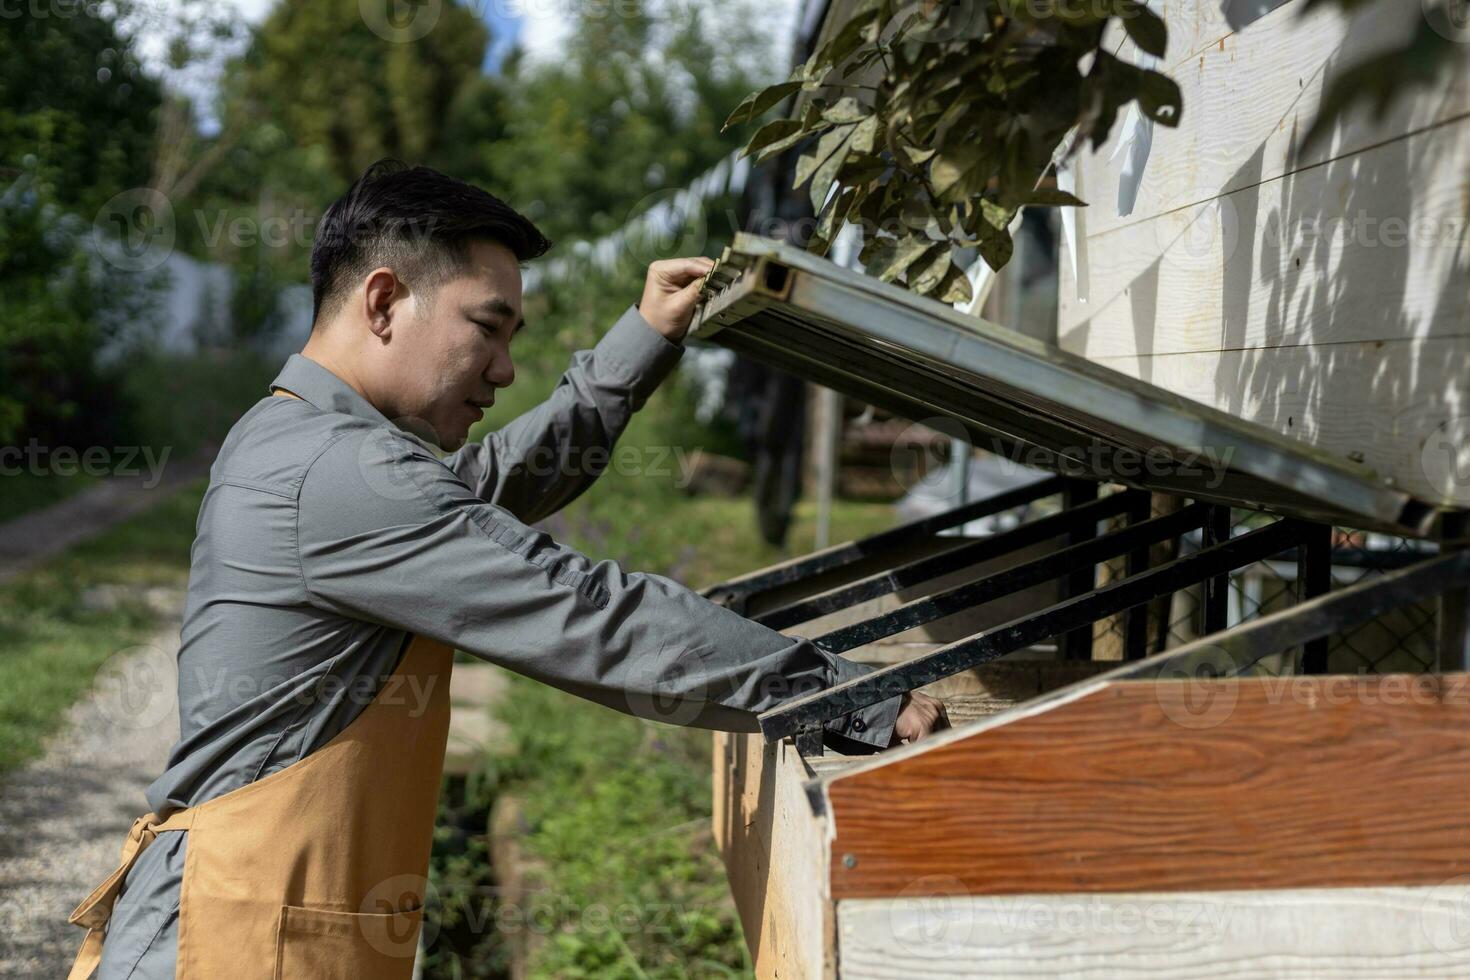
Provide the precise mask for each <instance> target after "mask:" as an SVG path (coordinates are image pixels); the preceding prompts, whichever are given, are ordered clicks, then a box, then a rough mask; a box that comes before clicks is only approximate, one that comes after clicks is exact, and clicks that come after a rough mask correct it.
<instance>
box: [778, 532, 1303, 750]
mask: <svg viewBox="0 0 1470 980" xmlns="http://www.w3.org/2000/svg"><path fill="white" fill-rule="evenodd" d="M1308 527H1309V525H1307V524H1305V523H1304V522H1302V521H1297V520H1292V519H1290V518H1288V519H1284V520H1279V521H1276V522H1275V523H1273V524H1270V525H1268V526H1266V527H1263V528H1259V529H1257V530H1254V531H1251V532H1249V533H1247V534H1242V535H1240V536H1238V537H1234V538H1231V539H1230V540H1228V541H1223V542H1221V543H1219V544H1216V545H1213V546H1210V547H1206V548H1201V549H1200V550H1199V551H1197V552H1194V553H1193V554H1190V555H1184V556H1181V557H1179V558H1176V559H1174V560H1173V561H1171V562H1167V563H1165V564H1163V565H1158V566H1156V567H1154V568H1150V569H1148V570H1147V571H1144V572H1141V573H1140V574H1138V575H1135V576H1132V577H1130V578H1125V579H1122V580H1120V581H1117V582H1113V583H1110V584H1109V585H1106V586H1104V587H1102V588H1100V589H1095V590H1093V591H1091V592H1088V593H1086V594H1084V595H1079V596H1074V597H1072V598H1069V599H1066V600H1064V601H1062V602H1059V603H1057V604H1056V605H1053V606H1049V607H1048V608H1046V609H1043V610H1041V611H1040V612H1037V613H1034V614H1032V615H1029V616H1023V617H1021V618H1019V619H1015V620H1012V621H1011V622H1008V623H1004V624H1002V625H1000V626H996V627H993V628H991V629H988V630H985V631H983V632H981V633H978V634H976V635H975V636H972V637H968V638H966V639H963V640H959V641H957V642H955V643H951V644H948V645H947V646H944V647H941V648H940V649H938V650H935V651H933V652H931V653H928V654H925V655H923V656H920V657H916V658H914V659H913V660H909V661H907V662H905V663H901V664H895V665H893V666H891V667H885V668H882V669H880V670H876V671H873V672H872V673H870V674H865V675H864V676H862V677H858V678H854V679H853V680H850V681H847V682H845V683H842V684H837V685H835V686H833V687H831V688H828V689H827V690H825V691H820V692H817V693H815V694H811V695H808V696H806V697H803V698H797V699H795V700H792V701H789V702H787V703H785V704H783V705H780V706H778V707H776V708H772V709H771V710H770V711H767V712H765V713H764V714H762V715H761V716H760V718H759V722H760V726H761V731H762V732H764V733H765V736H766V738H767V740H772V741H774V740H775V739H778V738H782V737H785V736H787V735H794V734H796V733H797V732H799V731H802V730H809V731H810V730H820V729H821V727H822V726H823V724H824V723H825V722H827V721H828V720H830V719H832V718H837V717H839V716H841V715H845V714H848V713H850V712H853V711H858V710H860V709H862V708H866V707H869V706H870V705H873V704H877V703H878V702H879V701H884V700H887V699H888V698H891V697H895V696H897V695H901V694H905V693H907V692H909V691H912V690H914V689H915V688H919V687H923V686H924V685H925V684H932V683H933V682H935V681H937V680H939V679H941V678H944V677H948V676H950V675H951V674H956V673H959V672H960V671H962V670H968V669H970V668H972V667H976V666H978V665H980V664H983V663H988V662H989V661H992V660H996V659H999V658H1000V657H1003V656H1005V655H1006V654H1008V653H1013V652H1015V651H1016V650H1020V649H1023V648H1025V647H1028V646H1030V645H1031V644H1033V643H1037V642H1039V641H1041V640H1045V639H1048V638H1050V637H1054V636H1058V635H1060V634H1062V633H1065V632H1068V631H1069V630H1073V629H1077V628H1078V627H1079V626H1081V625H1083V624H1084V623H1091V622H1094V621H1096V620H1098V619H1101V618H1103V617H1104V616H1110V615H1114V614H1116V613H1120V612H1122V611H1123V610H1125V609H1128V608H1130V607H1132V606H1136V605H1138V604H1140V603H1144V602H1148V601H1149V600H1151V599H1154V598H1156V597H1158V596H1161V595H1165V594H1167V593H1170V592H1173V591H1175V590H1177V589H1178V588H1180V587H1181V586H1183V585H1187V584H1193V583H1196V582H1201V581H1204V580H1205V579H1207V578H1210V577H1213V576H1218V575H1222V574H1227V573H1228V572H1229V571H1230V570H1231V569H1235V568H1240V567H1242V566H1245V565H1249V564H1252V563H1254V562H1257V561H1260V560H1261V559H1263V558H1269V557H1271V556H1272V555H1275V554H1279V553H1280V552H1281V551H1283V550H1285V549H1286V548H1290V547H1292V546H1293V545H1299V544H1301V543H1302V542H1303V540H1304V537H1305V535H1306V531H1307V528H1308ZM807 741H808V743H809V742H810V739H808V740H807Z"/></svg>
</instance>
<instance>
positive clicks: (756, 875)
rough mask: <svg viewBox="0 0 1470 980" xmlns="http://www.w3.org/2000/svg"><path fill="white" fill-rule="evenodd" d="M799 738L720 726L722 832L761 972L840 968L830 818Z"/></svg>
mask: <svg viewBox="0 0 1470 980" xmlns="http://www.w3.org/2000/svg"><path fill="white" fill-rule="evenodd" d="M810 777H811V774H810V773H809V772H808V771H807V769H806V766H805V765H803V763H802V761H801V757H800V756H799V755H798V754H797V752H796V748H795V746H794V745H793V744H792V743H791V742H790V740H787V741H785V742H780V743H775V744H769V745H768V744H766V742H765V740H764V739H763V738H761V736H760V735H757V734H746V733H738V732H716V733H715V739H714V815H713V823H714V833H715V843H716V845H717V846H718V847H719V850H720V854H721V856H722V857H723V858H724V860H725V870H726V873H727V875H728V877H729V879H730V892H731V894H732V895H733V896H734V898H735V907H736V909H737V910H738V911H739V913H740V922H741V925H742V926H743V928H744V931H745V942H746V945H748V946H749V947H750V952H751V956H752V957H753V959H754V966H755V974H756V976H757V977H758V978H760V980H808V978H811V980H822V978H831V977H834V976H835V975H836V964H835V961H834V960H833V956H834V954H835V933H834V929H835V925H834V920H833V910H832V900H831V898H830V896H829V895H828V891H827V869H826V858H827V847H826V843H827V835H826V829H825V821H824V820H823V819H822V818H820V817H817V816H815V815H814V814H813V813H812V808H811V804H810V803H809V802H808V801H807V798H806V794H805V790H804V789H803V785H804V783H805V782H806V781H807V780H808V779H809V778H810Z"/></svg>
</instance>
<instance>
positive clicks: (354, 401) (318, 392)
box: [271, 354, 444, 456]
mask: <svg viewBox="0 0 1470 980" xmlns="http://www.w3.org/2000/svg"><path fill="white" fill-rule="evenodd" d="M278 388H284V389H285V390H286V391H289V392H290V393H291V394H293V395H297V396H299V397H300V398H301V399H302V400H303V401H305V402H307V403H309V404H310V405H313V406H314V407H316V408H318V409H321V410H322V411H323V412H340V413H341V414H343V415H354V416H356V417H357V418H360V419H367V420H368V421H369V422H376V423H378V424H380V425H391V426H393V427H394V428H396V429H398V431H400V432H402V433H403V434H404V435H406V436H408V437H409V438H410V439H412V440H413V441H414V442H416V443H418V444H419V445H420V446H422V447H423V448H424V449H427V450H428V451H429V452H431V453H433V454H434V455H435V456H441V455H443V453H444V450H443V449H441V448H439V446H438V445H436V444H435V443H434V440H433V439H432V438H430V437H431V436H432V433H430V432H427V431H424V428H423V424H422V423H420V424H419V426H417V427H416V426H414V425H413V424H412V421H411V420H408V419H389V418H388V417H387V416H386V415H384V414H383V413H382V412H380V411H378V410H377V409H376V408H374V407H373V405H372V403H371V402H369V401H368V400H367V399H366V398H364V397H362V396H361V395H359V394H358V393H357V389H356V388H354V387H352V386H351V385H350V384H348V383H347V382H345V381H343V380H342V379H341V378H339V377H337V376H336V375H335V374H333V373H332V372H331V371H329V370H327V369H326V368H324V367H322V366H321V365H320V364H318V363H317V362H316V361H313V360H312V359H311V358H309V357H305V356H303V355H301V354H292V355H291V356H290V357H289V358H288V359H287V360H286V366H285V367H283V368H281V373H280V374H278V375H276V380H274V381H272V382H271V391H275V390H276V389H278Z"/></svg>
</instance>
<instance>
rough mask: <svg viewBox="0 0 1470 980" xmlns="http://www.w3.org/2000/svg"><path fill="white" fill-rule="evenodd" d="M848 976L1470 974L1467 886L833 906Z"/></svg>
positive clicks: (932, 888) (938, 884)
mask: <svg viewBox="0 0 1470 980" xmlns="http://www.w3.org/2000/svg"><path fill="white" fill-rule="evenodd" d="M837 921H838V963H839V967H840V970H839V976H840V977H841V980H909V978H911V977H916V976H919V977H939V978H954V980H957V978H981V977H1007V978H1010V977H1066V978H1082V977H1086V978H1129V977H1138V978H1148V980H1163V978H1211V980H1220V978H1238V980H1244V978H1267V977H1270V978H1296V977H1303V978H1305V977H1360V978H1364V980H1389V978H1396V977H1470V882H1466V881H1465V880H1463V879H1453V880H1451V881H1449V882H1447V883H1445V884H1444V885H1441V886H1438V887H1434V888H1341V889H1338V888H1332V889H1301V890H1294V891H1245V892H1181V893H1148V894H1119V895H1016V896H980V897H971V896H968V895H965V894H962V893H961V892H960V890H958V889H956V888H952V887H947V886H946V883H945V882H944V881H943V880H941V879H938V878H936V879H934V880H920V881H916V882H915V883H914V887H913V889H912V892H911V894H910V895H908V896H905V897H900V898H897V899H856V900H846V901H842V902H839V903H838V905H837Z"/></svg>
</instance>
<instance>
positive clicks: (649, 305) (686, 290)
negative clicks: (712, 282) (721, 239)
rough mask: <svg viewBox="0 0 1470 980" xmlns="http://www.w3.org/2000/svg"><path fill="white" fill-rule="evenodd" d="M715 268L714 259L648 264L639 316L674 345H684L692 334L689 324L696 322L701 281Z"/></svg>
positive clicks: (699, 257)
mask: <svg viewBox="0 0 1470 980" xmlns="http://www.w3.org/2000/svg"><path fill="white" fill-rule="evenodd" d="M714 264H715V263H714V260H713V259H707V258H704V257H703V256H695V257H692V258H686V259H660V260H659V261H657V262H651V263H649V266H648V278H647V280H645V282H644V284H643V298H642V299H641V300H639V301H638V312H639V313H641V314H643V319H645V320H647V321H648V323H649V325H650V326H652V327H653V329H655V330H657V331H658V332H659V333H661V334H663V335H664V336H665V337H667V338H668V339H669V340H671V341H672V342H674V343H676V344H677V343H681V342H682V341H683V340H684V335H685V334H686V333H688V332H689V322H690V321H691V320H692V319H694V307H695V305H696V304H697V303H698V302H699V284H700V281H701V280H702V279H703V278H704V275H705V273H707V272H709V270H710V269H711V268H713V267H714Z"/></svg>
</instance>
